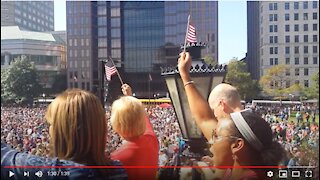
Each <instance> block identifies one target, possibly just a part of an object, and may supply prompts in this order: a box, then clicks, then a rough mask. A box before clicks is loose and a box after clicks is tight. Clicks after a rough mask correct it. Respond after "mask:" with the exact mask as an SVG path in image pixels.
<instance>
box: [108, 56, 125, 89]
mask: <svg viewBox="0 0 320 180" xmlns="http://www.w3.org/2000/svg"><path fill="white" fill-rule="evenodd" d="M109 59H110V61H111V62H112V64H113V66H114V67H115V68H116V69H117V67H116V65H115V64H114V62H113V60H112V58H111V56H109ZM117 75H118V77H119V79H120V82H121V85H123V81H122V78H121V76H120V74H119V72H118V69H117Z"/></svg>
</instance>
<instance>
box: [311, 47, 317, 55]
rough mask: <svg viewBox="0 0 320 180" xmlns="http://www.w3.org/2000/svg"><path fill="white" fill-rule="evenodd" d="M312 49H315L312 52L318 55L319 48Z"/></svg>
mask: <svg viewBox="0 0 320 180" xmlns="http://www.w3.org/2000/svg"><path fill="white" fill-rule="evenodd" d="M312 49H313V51H312V52H313V53H314V54H316V53H318V47H317V46H313V47H312Z"/></svg>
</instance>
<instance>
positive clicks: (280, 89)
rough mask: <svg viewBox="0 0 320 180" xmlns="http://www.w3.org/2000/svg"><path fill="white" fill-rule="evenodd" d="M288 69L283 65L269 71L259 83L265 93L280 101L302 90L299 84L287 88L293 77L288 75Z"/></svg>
mask: <svg viewBox="0 0 320 180" xmlns="http://www.w3.org/2000/svg"><path fill="white" fill-rule="evenodd" d="M287 69H288V67H287V66H286V65H283V64H281V65H276V66H273V67H272V68H270V69H268V70H267V73H266V74H265V75H263V76H262V77H261V78H260V81H259V83H260V86H261V87H262V89H263V91H264V92H265V93H267V94H269V95H271V96H274V97H275V98H280V100H281V99H282V98H283V97H284V96H285V95H287V94H290V93H297V92H299V91H300V89H301V88H300V86H299V85H298V84H293V85H291V86H287V82H291V81H292V79H291V77H290V76H287V75H286V71H287Z"/></svg>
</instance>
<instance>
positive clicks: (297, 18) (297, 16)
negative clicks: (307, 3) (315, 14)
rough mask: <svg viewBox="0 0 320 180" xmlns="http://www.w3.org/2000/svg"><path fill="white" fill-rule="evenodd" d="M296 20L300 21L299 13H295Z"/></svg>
mask: <svg viewBox="0 0 320 180" xmlns="http://www.w3.org/2000/svg"><path fill="white" fill-rule="evenodd" d="M294 20H295V21H298V20H299V14H298V13H294Z"/></svg>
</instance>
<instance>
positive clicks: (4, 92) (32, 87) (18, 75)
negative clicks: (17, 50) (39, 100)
mask: <svg viewBox="0 0 320 180" xmlns="http://www.w3.org/2000/svg"><path fill="white" fill-rule="evenodd" d="M41 89H42V87H41V85H40V84H39V80H38V76H37V72H36V68H35V66H34V64H33V63H31V62H30V61H29V60H27V59H26V58H16V59H14V61H13V63H12V66H11V67H10V68H9V69H7V70H6V71H5V72H4V73H3V74H1V98H2V96H3V100H4V101H5V102H7V103H12V102H14V103H17V104H26V103H29V104H31V103H32V102H33V99H34V97H37V96H38V95H39V94H40V92H41Z"/></svg>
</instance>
